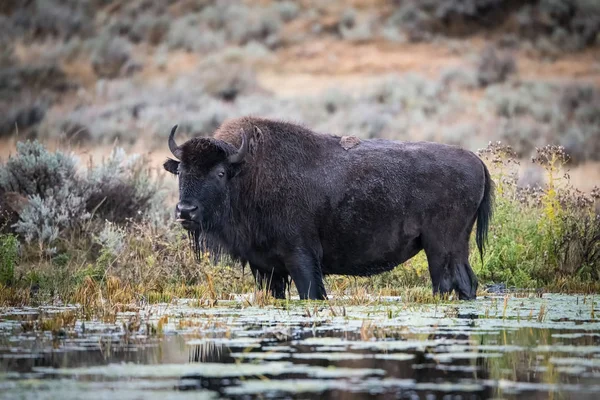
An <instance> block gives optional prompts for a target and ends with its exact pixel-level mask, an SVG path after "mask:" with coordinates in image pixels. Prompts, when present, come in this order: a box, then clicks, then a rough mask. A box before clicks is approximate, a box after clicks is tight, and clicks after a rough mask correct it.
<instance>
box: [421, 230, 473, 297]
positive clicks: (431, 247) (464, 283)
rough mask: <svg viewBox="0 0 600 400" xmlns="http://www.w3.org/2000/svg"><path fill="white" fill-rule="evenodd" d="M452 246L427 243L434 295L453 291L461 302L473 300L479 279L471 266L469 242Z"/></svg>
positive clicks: (426, 251) (426, 248)
mask: <svg viewBox="0 0 600 400" xmlns="http://www.w3.org/2000/svg"><path fill="white" fill-rule="evenodd" d="M463 242H465V243H462V244H460V245H458V244H457V243H456V242H455V243H454V244H453V245H450V246H443V245H440V242H434V243H425V245H424V248H425V254H426V255H427V263H428V264H429V274H430V276H431V284H432V286H433V293H434V294H437V293H440V294H446V293H450V292H452V291H453V290H455V291H456V293H457V294H458V298H459V299H461V300H473V299H475V298H476V296H477V295H476V293H477V278H476V277H475V273H473V270H472V269H471V265H469V252H468V246H469V244H468V242H467V241H465V240H463Z"/></svg>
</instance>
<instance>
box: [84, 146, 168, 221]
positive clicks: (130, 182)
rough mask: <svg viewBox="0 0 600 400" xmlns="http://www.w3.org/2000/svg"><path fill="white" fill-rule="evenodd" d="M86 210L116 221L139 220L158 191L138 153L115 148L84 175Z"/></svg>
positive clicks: (102, 217) (96, 215) (99, 216)
mask: <svg viewBox="0 0 600 400" xmlns="http://www.w3.org/2000/svg"><path fill="white" fill-rule="evenodd" d="M84 186H85V187H86V189H85V191H86V201H85V205H86V210H87V211H88V212H90V213H93V215H94V216H95V217H98V218H101V219H104V220H108V221H111V222H115V223H124V222H126V221H127V220H132V219H135V220H138V219H140V217H141V216H142V215H144V214H145V212H146V211H147V210H148V209H149V207H150V205H151V201H152V199H153V197H154V196H155V195H156V192H157V191H158V187H157V185H156V183H155V182H154V181H152V180H151V179H150V177H149V176H148V173H147V171H146V170H145V167H144V163H143V160H142V159H140V158H139V157H138V156H129V157H128V156H127V155H126V154H125V151H124V150H123V149H120V148H116V149H114V150H113V151H112V152H111V154H110V156H109V157H108V158H107V159H106V160H104V161H103V162H102V163H100V164H98V165H97V166H95V167H92V168H90V169H89V170H88V173H87V175H86V176H85V181H84Z"/></svg>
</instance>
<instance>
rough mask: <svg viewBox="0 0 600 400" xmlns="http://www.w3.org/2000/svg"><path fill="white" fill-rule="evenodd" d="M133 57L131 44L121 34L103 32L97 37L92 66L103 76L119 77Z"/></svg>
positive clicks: (97, 73)
mask: <svg viewBox="0 0 600 400" xmlns="http://www.w3.org/2000/svg"><path fill="white" fill-rule="evenodd" d="M130 59H131V44H130V43H129V42H128V41H127V40H126V39H124V38H122V37H120V36H111V35H110V34H107V33H105V34H103V35H101V36H100V37H98V38H97V39H96V43H95V46H94V50H93V53H92V67H93V68H94V72H95V73H96V75H98V76H99V77H101V78H109V79H113V78H118V77H119V76H121V75H123V74H124V72H125V68H124V67H125V65H126V64H127V63H128V62H129V61H130Z"/></svg>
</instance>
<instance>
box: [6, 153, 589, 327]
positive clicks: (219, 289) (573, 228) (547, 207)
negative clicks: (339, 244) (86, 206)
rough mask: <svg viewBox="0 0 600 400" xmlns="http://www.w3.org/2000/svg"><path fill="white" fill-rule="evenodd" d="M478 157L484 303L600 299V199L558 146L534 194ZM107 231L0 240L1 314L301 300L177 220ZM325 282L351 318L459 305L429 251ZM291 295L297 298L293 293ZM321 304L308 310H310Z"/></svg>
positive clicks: (332, 306) (501, 163)
mask: <svg viewBox="0 0 600 400" xmlns="http://www.w3.org/2000/svg"><path fill="white" fill-rule="evenodd" d="M480 155H481V157H482V158H483V159H484V160H485V162H486V163H487V164H488V165H489V167H490V170H491V172H492V175H493V179H494V181H495V182H496V199H495V204H496V207H495V215H494V218H493V220H492V224H491V231H490V240H489V243H488V247H487V249H486V253H485V255H484V259H483V263H482V261H481V260H480V258H479V254H477V252H476V247H475V246H474V243H473V245H472V253H471V257H470V261H471V265H472V266H473V267H474V269H475V271H476V273H477V276H478V278H479V280H480V283H481V285H480V290H479V292H478V295H480V296H481V295H485V294H486V292H485V284H486V283H492V282H495V283H498V282H500V283H504V284H506V286H507V287H509V288H510V287H517V288H536V289H539V290H541V291H542V292H543V291H544V290H545V291H552V292H561V293H597V292H598V291H599V290H600V283H599V280H600V279H599V278H600V276H599V274H600V265H599V264H600V217H599V216H598V214H597V211H595V208H594V207H595V202H597V201H598V198H599V197H600V194H599V192H600V191H598V190H597V189H596V190H595V191H594V192H592V193H591V194H584V193H581V192H579V191H577V190H575V189H573V188H572V187H571V186H570V184H569V176H568V173H567V172H566V170H565V165H566V163H567V161H568V160H567V156H566V155H565V154H564V151H563V149H562V148H560V147H552V146H547V147H545V148H542V149H538V151H537V155H536V157H535V158H534V162H536V163H538V164H539V165H541V166H542V167H543V168H544V170H545V171H546V175H547V176H546V182H547V183H546V185H545V186H544V187H536V188H520V187H518V185H517V175H516V169H517V168H518V162H517V161H516V159H515V157H514V153H513V152H512V151H511V149H510V148H509V147H506V146H502V145H501V144H498V143H493V144H490V146H488V148H487V149H484V150H482V151H481V152H480ZM105 224H106V223H105V222H103V221H98V220H94V219H93V218H92V219H90V221H88V222H87V223H86V224H84V225H82V226H79V227H77V228H74V229H71V230H67V231H65V232H64V234H61V236H60V237H59V238H58V239H57V240H56V241H55V242H54V243H52V251H48V247H47V245H45V244H44V243H42V242H35V241H32V242H27V241H24V240H22V238H20V237H18V236H13V235H11V234H4V235H2V236H1V240H0V243H1V244H2V249H3V258H2V263H3V264H2V271H3V273H2V281H0V305H2V306H9V305H36V304H48V303H50V304H65V303H66V304H78V305H79V306H80V310H81V313H82V314H83V316H84V317H85V318H93V317H101V318H103V319H105V320H115V318H116V315H117V313H119V312H122V311H133V310H136V309H138V307H139V306H140V305H143V304H147V303H171V302H173V301H176V300H178V299H182V298H186V299H192V301H193V304H194V305H195V306H197V307H201V308H208V307H214V306H216V305H218V303H219V302H220V301H222V300H232V299H236V298H237V299H239V298H241V299H242V307H271V306H275V307H283V308H285V307H289V305H290V302H295V301H296V300H285V301H282V300H276V299H274V298H273V297H272V296H271V295H270V293H269V292H268V291H265V290H258V289H257V287H256V286H255V284H254V280H253V278H252V275H251V273H250V271H249V270H248V269H244V268H241V266H240V265H238V264H237V263H234V262H231V261H228V260H226V259H223V260H221V261H220V262H218V263H216V264H215V263H214V262H213V261H212V260H211V255H210V254H208V253H204V254H201V255H200V257H199V258H198V259H197V258H196V257H195V256H194V253H193V251H192V249H191V248H190V246H189V241H188V237H187V235H186V233H185V231H183V229H182V228H181V227H179V226H176V225H174V224H173V223H172V222H170V221H168V220H166V221H162V222H160V221H158V222H157V221H152V220H149V219H136V220H133V219H125V220H124V222H122V223H114V224H111V225H105ZM107 226H108V228H107ZM103 231H105V235H104V236H103V238H104V239H102V240H100V239H99V237H100V236H99V232H103ZM111 235H112V236H111ZM17 239H18V241H17ZM7 249H8V250H10V252H9V251H8V250H7ZM325 284H326V287H327V291H328V293H329V294H330V295H331V299H330V300H329V304H327V303H322V302H316V303H319V304H320V306H319V307H326V308H327V307H328V308H329V310H330V311H331V313H332V314H335V315H343V314H344V313H345V312H344V310H345V307H347V306H352V305H364V306H377V305H379V304H382V300H383V299H385V297H387V296H400V297H401V299H402V300H401V301H402V303H403V305H404V306H405V307H407V306H411V305H413V304H441V303H447V302H453V301H456V296H454V295H446V296H441V297H440V296H434V295H433V293H432V291H431V286H430V280H429V272H428V268H427V260H426V258H425V255H424V253H423V252H421V253H419V254H418V255H417V256H415V257H414V258H413V259H411V260H409V261H407V262H406V263H404V264H403V265H402V266H399V267H397V268H396V269H394V270H392V271H389V272H385V273H382V274H380V275H375V276H372V277H347V276H328V277H326V279H325ZM523 293H524V294H523V296H531V293H529V292H523ZM290 294H291V295H292V296H297V293H296V291H295V289H294V287H293V285H292V288H291V290H290ZM240 296H241V297H240ZM511 296H512V297H519V292H517V293H511ZM316 303H315V302H312V303H311V302H308V303H307V304H308V305H307V309H308V310H311V309H312V307H313V304H316ZM501 313H502V312H501V311H500V314H501Z"/></svg>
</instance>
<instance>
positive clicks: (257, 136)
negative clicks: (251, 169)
mask: <svg viewBox="0 0 600 400" xmlns="http://www.w3.org/2000/svg"><path fill="white" fill-rule="evenodd" d="M252 128H253V133H252V135H251V136H250V140H249V143H248V150H249V152H250V154H252V155H254V154H256V150H257V148H258V143H259V142H260V140H261V138H262V135H263V133H262V131H261V130H260V128H259V127H258V126H256V125H253V126H252Z"/></svg>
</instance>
